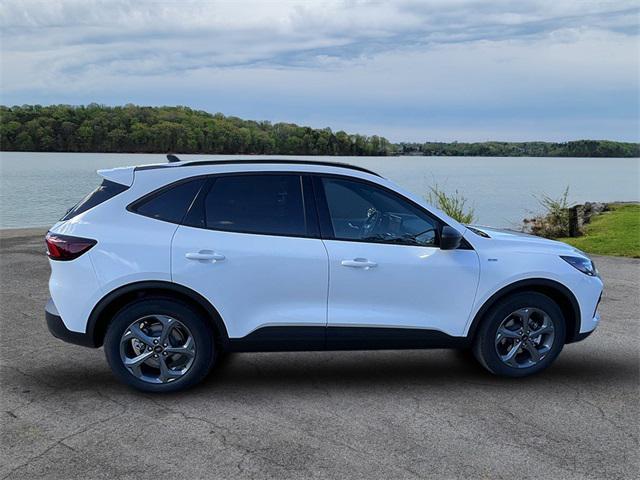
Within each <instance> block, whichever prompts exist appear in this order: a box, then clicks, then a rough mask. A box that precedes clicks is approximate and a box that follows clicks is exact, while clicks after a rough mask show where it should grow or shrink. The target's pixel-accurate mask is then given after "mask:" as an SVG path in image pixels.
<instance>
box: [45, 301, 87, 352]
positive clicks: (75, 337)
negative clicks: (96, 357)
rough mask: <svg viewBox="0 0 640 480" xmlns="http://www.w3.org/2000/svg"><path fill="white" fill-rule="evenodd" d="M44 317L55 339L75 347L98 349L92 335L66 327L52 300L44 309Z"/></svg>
mask: <svg viewBox="0 0 640 480" xmlns="http://www.w3.org/2000/svg"><path fill="white" fill-rule="evenodd" d="M44 315H45V318H46V320H47V328H49V331H50V332H51V335H53V336H54V337H56V338H59V339H60V340H64V341H65V342H68V343H73V344H75V345H82V346H83V347H91V348H96V345H95V343H94V341H93V338H91V336H90V335H87V334H86V333H82V332H73V331H71V330H69V329H68V328H67V327H66V325H65V324H64V322H63V321H62V317H61V316H60V314H59V313H58V309H57V308H56V306H55V304H54V303H53V300H52V299H49V301H48V302H47V305H46V306H45V307H44Z"/></svg>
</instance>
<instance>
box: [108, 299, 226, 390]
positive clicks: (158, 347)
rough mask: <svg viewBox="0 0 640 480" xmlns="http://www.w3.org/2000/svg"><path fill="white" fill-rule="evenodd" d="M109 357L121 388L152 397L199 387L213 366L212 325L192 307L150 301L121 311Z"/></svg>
mask: <svg viewBox="0 0 640 480" xmlns="http://www.w3.org/2000/svg"><path fill="white" fill-rule="evenodd" d="M104 349H105V355H106V357H107V361H108V362H109V365H110V366H111V369H112V371H113V373H114V374H115V375H116V377H118V379H119V380H121V381H122V382H124V383H126V384H128V385H130V386H132V387H134V388H137V389H138V390H142V391H147V392H173V391H177V390H182V389H185V388H188V387H191V386H193V385H195V384H196V383H198V382H200V381H201V380H202V379H203V378H204V377H205V376H206V375H207V373H208V372H209V370H210V369H211V366H212V364H213V361H214V358H215V355H214V349H215V347H214V338H213V332H212V331H211V328H209V325H208V322H207V321H206V319H205V318H203V317H202V316H201V315H200V313H199V312H198V311H196V310H195V309H193V308H191V307H190V306H189V305H187V304H185V303H182V302H179V301H176V300H172V299H167V298H145V299H141V300H138V301H136V302H133V303H131V304H129V305H127V306H126V307H124V308H123V309H122V310H120V311H119V312H118V313H117V314H116V315H115V317H114V318H113V321H112V322H111V324H110V325H109V328H108V329H107V333H106V336H105V342H104Z"/></svg>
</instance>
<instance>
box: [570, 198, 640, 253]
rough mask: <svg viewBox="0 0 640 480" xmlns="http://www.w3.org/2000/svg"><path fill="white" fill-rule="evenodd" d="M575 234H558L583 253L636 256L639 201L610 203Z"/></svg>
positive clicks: (639, 249) (639, 244)
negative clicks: (574, 236)
mask: <svg viewBox="0 0 640 480" xmlns="http://www.w3.org/2000/svg"><path fill="white" fill-rule="evenodd" d="M610 208H611V211H608V212H603V213H602V214H600V215H596V216H595V217H593V218H592V219H591V223H589V224H588V225H585V228H584V231H585V234H584V235H583V236H582V237H577V238H559V239H558V240H560V241H563V242H566V243H568V244H570V245H573V246H574V247H577V248H579V249H580V250H583V251H585V252H587V253H594V254H596V255H614V256H618V257H633V258H640V204H613V205H611V206H610Z"/></svg>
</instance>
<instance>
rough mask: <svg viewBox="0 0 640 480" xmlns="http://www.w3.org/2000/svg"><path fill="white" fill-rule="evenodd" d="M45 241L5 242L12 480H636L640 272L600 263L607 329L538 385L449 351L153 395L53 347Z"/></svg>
mask: <svg viewBox="0 0 640 480" xmlns="http://www.w3.org/2000/svg"><path fill="white" fill-rule="evenodd" d="M43 234H44V232H42V231H34V230H12V231H3V232H0V266H1V270H0V272H1V278H0V281H1V282H2V287H3V288H2V291H1V293H0V295H1V297H0V299H1V304H0V318H1V320H0V348H1V354H0V357H1V372H2V379H1V380H2V390H1V393H0V399H1V405H0V406H1V410H2V411H1V412H0V415H1V417H0V418H1V422H0V426H1V433H2V448H1V451H0V479H4V478H11V479H14V478H16V479H20V478H28V479H34V478H60V479H74V478H82V479H99V478H110V479H111V478H122V479H135V480H141V479H147V478H148V479H158V478H191V479H204V478H225V479H227V478H278V479H283V478H313V477H318V478H336V479H344V478H366V479H375V478H384V479H389V478H438V479H449V478H491V479H501V478H504V479H510V480H511V479H513V478H519V479H526V478H532V479H533V478H536V479H537V478H585V479H590V478H593V479H596V478H608V479H614V478H638V474H639V468H640V464H639V451H640V449H639V445H638V438H639V428H638V420H639V419H638V411H639V398H640V397H639V393H640V392H639V385H640V376H639V373H640V372H639V370H640V361H639V360H640V357H639V349H638V342H639V340H640V334H639V329H638V322H639V317H640V313H639V311H640V309H639V306H640V305H639V304H640V260H632V259H622V258H611V257H599V258H598V257H596V262H597V264H598V267H599V269H600V271H601V273H602V275H603V277H604V280H605V283H606V291H605V295H604V298H603V301H602V307H601V313H602V317H603V320H602V324H601V326H600V329H599V330H598V331H597V332H596V333H595V334H594V335H592V336H591V337H590V338H588V339H587V340H585V341H584V342H581V343H577V344H573V345H569V346H567V347H566V348H565V350H564V351H563V353H562V354H561V355H560V358H559V359H558V360H557V362H556V363H555V365H553V366H552V367H551V368H550V369H549V370H547V371H546V372H544V373H542V374H540V375H538V376H536V377H534V378H528V379H523V380H509V379H500V378H496V377H493V376H491V375H489V374H488V373H485V371H484V370H482V369H481V368H480V367H479V366H477V365H476V364H475V362H474V361H473V360H471V359H470V358H468V357H467V356H466V355H465V354H461V353H458V352H454V351H446V350H433V351H382V352H340V353H268V354H267V353H265V354H236V355H232V356H229V357H228V358H226V359H225V361H224V363H223V364H222V365H220V366H219V367H218V368H217V369H215V370H214V372H212V374H211V375H210V376H209V377H208V378H207V379H206V381H205V382H204V384H203V385H201V386H199V387H197V388H195V389H192V390H190V391H188V392H184V393H179V394H171V395H148V394H141V393H138V392H135V391H133V390H130V389H128V388H127V387H125V386H123V385H121V384H120V383H118V382H117V381H116V380H115V379H114V378H113V376H112V375H111V373H110V371H109V369H108V367H107V364H106V362H105V359H104V355H103V352H102V350H91V349H85V348H82V347H77V346H73V345H68V344H65V343H63V342H61V341H59V340H57V339H55V338H53V337H52V336H51V335H50V334H49V333H48V331H47V329H46V326H45V323H44V314H43V308H44V304H45V301H46V300H47V298H48V291H47V279H48V275H49V267H48V265H47V262H46V259H45V256H44V244H43V241H42V235H43Z"/></svg>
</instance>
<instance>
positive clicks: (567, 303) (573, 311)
mask: <svg viewBox="0 0 640 480" xmlns="http://www.w3.org/2000/svg"><path fill="white" fill-rule="evenodd" d="M526 290H532V291H538V292H540V293H543V294H545V295H547V296H549V297H551V298H552V299H553V300H554V301H556V302H557V303H558V305H559V306H560V308H561V310H562V313H563V315H564V317H565V321H566V322H567V339H566V343H571V342H574V341H576V340H577V339H578V334H579V332H580V323H581V319H582V317H581V314H580V304H579V303H578V300H577V299H576V297H575V295H574V294H573V292H571V290H569V289H568V288H567V287H565V286H564V285H562V284H561V283H559V282H556V281H555V280H549V279H547V278H528V279H525V280H519V281H517V282H514V283H511V284H509V285H507V286H506V287H502V288H501V289H500V290H498V291H497V292H495V293H494V294H493V295H491V297H489V298H488V299H487V301H486V302H484V304H483V305H482V307H480V309H479V310H478V312H477V313H476V314H475V316H474V318H473V321H472V322H471V326H470V327H469V331H468V333H467V338H469V339H470V340H471V339H473V337H474V336H475V333H476V330H477V329H478V326H479V325H480V321H481V320H482V317H483V316H484V315H485V313H487V311H488V310H489V309H490V308H491V307H492V306H493V305H495V303H496V302H498V301H499V300H500V299H502V298H504V297H505V296H507V295H509V294H511V293H515V292H517V291H526Z"/></svg>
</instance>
